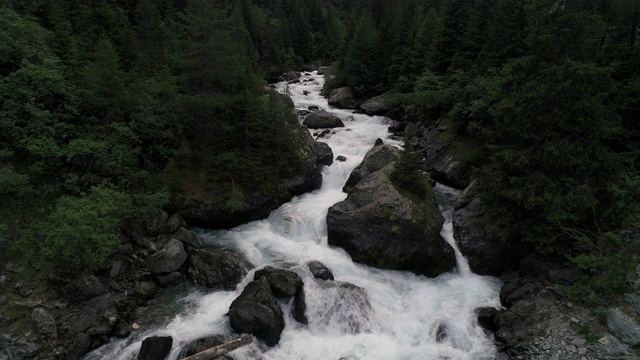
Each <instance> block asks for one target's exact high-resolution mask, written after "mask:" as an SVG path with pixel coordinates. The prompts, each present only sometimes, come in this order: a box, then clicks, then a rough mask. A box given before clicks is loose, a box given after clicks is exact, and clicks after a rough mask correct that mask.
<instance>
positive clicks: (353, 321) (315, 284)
mask: <svg viewBox="0 0 640 360" xmlns="http://www.w3.org/2000/svg"><path fill="white" fill-rule="evenodd" d="M305 288H309V290H310V291H308V292H307V291H306V290H305V293H306V298H305V304H306V312H305V313H306V316H307V318H308V320H309V323H310V324H313V326H314V327H320V328H331V329H334V330H335V331H336V332H337V333H342V334H359V333H366V332H370V331H373V330H374V329H375V328H376V326H377V322H376V320H375V318H376V316H375V314H374V313H373V310H372V308H371V303H370V302H369V296H368V294H367V291H366V290H365V289H363V288H361V287H359V286H356V285H354V284H351V283H348V282H342V281H310V282H308V283H306V284H305ZM309 294H313V296H310V295H309ZM346 304H348V305H346Z"/></svg>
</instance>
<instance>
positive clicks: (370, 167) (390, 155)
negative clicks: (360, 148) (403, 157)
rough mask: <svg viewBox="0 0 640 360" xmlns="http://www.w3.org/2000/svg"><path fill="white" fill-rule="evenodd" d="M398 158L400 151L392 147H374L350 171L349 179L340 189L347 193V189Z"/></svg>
mask: <svg viewBox="0 0 640 360" xmlns="http://www.w3.org/2000/svg"><path fill="white" fill-rule="evenodd" d="M399 158H400V150H398V149H396V148H394V147H393V146H391V145H382V146H375V147H374V148H372V149H371V150H369V152H367V154H366V155H365V156H364V159H362V162H361V163H360V165H358V166H357V167H356V168H355V169H353V171H351V174H350V175H349V179H347V182H346V183H345V185H344V187H343V188H342V189H343V190H344V191H347V190H348V189H349V188H352V187H354V186H355V185H356V184H357V183H358V182H360V180H362V179H364V178H365V177H367V176H369V175H370V174H372V173H374V172H376V171H378V170H380V169H382V168H383V167H385V166H387V165H388V164H390V163H392V162H394V161H396V160H398V159H399Z"/></svg>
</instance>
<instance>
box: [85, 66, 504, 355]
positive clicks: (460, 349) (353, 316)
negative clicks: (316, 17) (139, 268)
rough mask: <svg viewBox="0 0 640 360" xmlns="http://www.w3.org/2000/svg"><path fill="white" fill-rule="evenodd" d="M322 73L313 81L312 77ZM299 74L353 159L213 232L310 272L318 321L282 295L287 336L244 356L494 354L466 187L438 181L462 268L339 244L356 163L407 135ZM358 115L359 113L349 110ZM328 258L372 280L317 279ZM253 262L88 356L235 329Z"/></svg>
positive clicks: (492, 286)
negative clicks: (235, 282)
mask: <svg viewBox="0 0 640 360" xmlns="http://www.w3.org/2000/svg"><path fill="white" fill-rule="evenodd" d="M307 79H313V80H310V81H304V80H307ZM301 80H303V81H302V82H300V83H298V84H292V85H286V84H285V83H280V84H278V90H279V91H281V92H286V93H289V94H290V95H291V97H292V99H293V101H294V103H295V105H296V107H297V108H298V109H306V108H307V107H308V106H310V105H315V106H319V107H320V108H321V109H328V110H330V111H331V112H333V113H334V114H336V115H337V116H339V117H341V118H342V119H343V120H344V122H345V125H346V127H344V128H340V129H335V130H333V131H332V132H331V134H329V136H327V137H325V138H323V139H322V141H326V142H327V143H328V144H329V145H330V146H331V148H332V149H333V152H334V156H338V155H344V156H345V157H346V158H347V160H346V161H345V162H334V164H333V165H331V166H330V167H325V169H324V170H323V185H322V188H321V189H319V190H317V191H314V192H311V193H308V194H304V195H302V196H297V197H295V198H294V199H293V200H292V201H291V202H289V203H287V204H285V205H283V206H281V207H280V208H279V209H277V210H275V211H273V212H272V213H271V215H270V216H269V218H268V219H265V220H261V221H254V222H251V223H248V224H245V225H242V226H239V227H237V228H234V229H231V230H228V231H220V230H217V231H210V232H204V235H205V238H206V241H207V242H208V243H209V244H213V245H216V246H221V247H225V248H228V249H232V250H234V251H236V252H239V253H241V254H243V255H244V256H245V257H246V258H247V259H248V260H249V261H251V262H252V263H253V264H254V265H255V266H256V269H260V268H262V267H264V266H266V265H271V266H275V267H286V268H289V269H292V270H293V271H296V272H297V273H298V274H300V276H301V277H302V278H303V280H304V287H305V293H306V299H307V317H308V318H309V325H301V324H299V323H297V322H296V321H295V320H293V319H292V317H291V315H290V312H289V310H290V308H291V304H290V302H289V303H287V302H281V306H282V307H283V310H284V312H285V323H286V326H285V329H284V331H283V333H282V338H281V340H280V343H279V344H278V345H277V346H276V347H274V348H267V347H265V346H263V345H261V344H260V343H258V342H254V343H253V344H251V345H249V346H245V347H243V348H240V349H238V350H235V351H234V352H233V353H231V354H232V355H233V357H234V358H236V359H265V360H267V359H273V360H282V359H309V360H311V359H318V360H320V359H322V360H325V359H330V360H339V359H345V360H347V359H348V360H356V359H362V360H368V359H390V360H396V359H420V360H422V359H450V360H454V359H468V360H471V359H477V360H480V359H493V358H494V356H495V348H494V346H493V341H492V339H491V338H490V337H489V336H488V335H487V334H486V333H485V332H484V331H483V330H482V328H481V327H480V326H478V324H477V321H476V319H475V316H474V309H476V308H477V307H481V306H494V307H497V306H499V304H500V302H499V299H498V293H499V289H500V282H499V281H498V280H497V279H495V278H491V277H482V276H478V275H475V274H473V273H472V272H471V271H470V270H469V265H468V264H467V262H466V260H465V259H464V257H463V256H462V255H461V254H460V252H459V251H458V250H457V248H456V247H455V242H454V241H453V227H452V224H451V218H452V217H453V210H452V209H451V208H450V204H451V202H452V201H453V200H454V199H455V197H456V196H457V195H458V192H457V191H456V190H454V189H451V188H448V187H446V186H442V185H438V186H436V192H437V193H438V195H439V196H438V197H439V199H440V203H441V210H442V211H443V214H444V215H445V218H446V222H445V224H444V226H443V229H442V232H441V235H442V236H443V238H444V239H445V240H447V242H449V243H450V244H451V245H452V246H453V247H454V249H456V255H457V261H458V268H457V269H454V270H452V271H451V272H450V273H447V274H443V275H441V276H439V277H437V278H435V279H430V278H427V277H424V276H417V275H414V274H411V273H407V272H399V271H389V270H381V269H376V268H371V267H368V266H364V265H360V264H355V263H353V262H352V261H351V258H350V257H349V255H348V254H347V253H346V252H344V251H343V250H342V249H339V248H332V247H329V246H328V245H327V228H326V221H325V220H326V215H327V210H328V208H329V207H330V206H331V205H333V204H335V203H336V202H339V201H342V200H344V199H345V198H346V196H347V195H346V194H345V193H343V192H342V190H341V188H342V186H343V185H344V183H345V182H346V179H347V177H348V176H349V174H350V172H351V170H353V168H354V167H356V166H357V165H358V164H359V163H360V162H361V161H362V159H363V158H364V155H365V154H366V152H367V151H368V150H369V149H370V148H371V147H372V146H373V144H374V142H375V140H376V139H377V138H382V139H385V142H386V143H391V144H395V145H400V144H399V143H398V142H397V141H395V140H392V139H390V138H389V134H388V132H387V125H386V124H385V119H384V118H383V117H376V116H374V117H370V116H366V115H363V114H354V113H353V112H352V111H348V110H337V109H331V108H330V107H329V106H328V104H327V101H326V99H324V98H322V97H321V96H320V95H319V92H320V89H321V88H322V85H323V81H324V80H323V77H322V76H318V75H317V74H316V73H315V72H314V73H312V74H311V75H306V76H303V77H302V78H301ZM350 117H353V118H350ZM310 260H319V261H321V262H322V263H324V264H325V265H326V266H327V267H328V268H329V269H330V270H331V271H332V272H333V274H334V276H335V278H336V280H337V281H346V282H350V283H352V284H355V285H357V286H359V287H361V288H364V289H365V290H366V293H362V292H359V291H344V289H340V288H336V287H329V286H326V284H323V282H321V281H316V280H314V279H313V277H312V276H311V274H310V272H309V270H308V269H307V267H306V263H307V262H309V261H310ZM253 273H254V271H252V272H250V273H249V274H248V275H247V277H246V278H245V279H244V280H243V282H242V283H241V284H239V286H238V288H237V289H236V290H235V291H208V292H205V291H203V290H202V289H199V290H194V291H193V292H191V293H190V294H189V295H186V296H183V297H181V298H180V299H179V300H178V301H177V302H176V304H177V305H178V307H179V310H178V311H177V314H176V315H175V316H174V317H173V318H171V319H167V322H166V323H165V324H163V325H162V326H159V327H151V328H148V329H147V328H145V327H143V328H142V329H140V330H138V331H137V332H136V333H134V334H133V335H132V336H130V337H129V338H128V339H125V340H117V341H113V342H111V343H110V344H107V345H105V346H103V347H102V348H100V349H98V350H96V351H94V352H93V353H91V354H89V355H88V357H87V359H91V360H93V359H134V358H135V357H136V356H137V353H138V351H139V349H140V344H141V341H142V340H143V339H144V338H146V337H147V336H151V335H158V336H165V335H171V336H172V337H173V338H174V345H173V349H172V352H171V355H170V356H171V357H170V358H171V359H176V358H177V357H178V355H179V353H180V348H181V347H183V346H185V345H186V344H188V343H189V342H191V341H193V340H196V339H198V338H200V337H204V336H208V335H229V336H230V335H231V332H232V331H231V329H230V326H229V322H228V320H227V317H226V315H225V314H226V313H227V311H228V309H229V305H230V304H231V302H232V301H233V300H234V299H235V298H236V297H237V296H238V295H239V294H240V292H241V291H242V289H243V288H244V287H245V286H246V285H247V283H249V282H250V281H251V280H252V279H253Z"/></svg>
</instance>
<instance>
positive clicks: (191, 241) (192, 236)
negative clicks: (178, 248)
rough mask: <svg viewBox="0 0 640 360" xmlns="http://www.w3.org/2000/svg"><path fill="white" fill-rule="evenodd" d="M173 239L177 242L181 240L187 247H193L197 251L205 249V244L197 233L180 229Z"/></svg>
mask: <svg viewBox="0 0 640 360" xmlns="http://www.w3.org/2000/svg"><path fill="white" fill-rule="evenodd" d="M173 237H174V238H175V239H177V240H180V241H181V242H182V243H184V244H185V245H188V246H191V247H193V248H196V249H202V248H203V247H204V242H203V241H202V238H201V237H200V235H198V234H196V233H195V232H193V231H191V230H188V229H185V228H183V227H180V228H178V230H177V231H176V233H175V234H173Z"/></svg>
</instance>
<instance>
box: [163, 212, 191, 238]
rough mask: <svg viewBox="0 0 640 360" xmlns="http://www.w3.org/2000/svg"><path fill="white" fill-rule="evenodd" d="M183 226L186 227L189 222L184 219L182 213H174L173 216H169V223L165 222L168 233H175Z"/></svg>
mask: <svg viewBox="0 0 640 360" xmlns="http://www.w3.org/2000/svg"><path fill="white" fill-rule="evenodd" d="M181 227H184V228H186V227H187V222H186V221H184V219H183V218H182V216H180V214H173V215H171V217H169V219H168V220H167V223H166V224H165V231H166V233H167V234H173V233H175V232H176V231H178V229H179V228H181Z"/></svg>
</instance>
